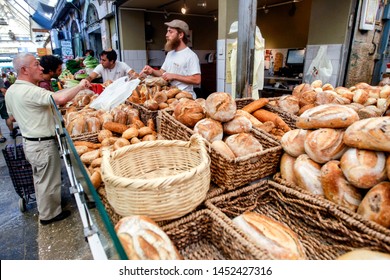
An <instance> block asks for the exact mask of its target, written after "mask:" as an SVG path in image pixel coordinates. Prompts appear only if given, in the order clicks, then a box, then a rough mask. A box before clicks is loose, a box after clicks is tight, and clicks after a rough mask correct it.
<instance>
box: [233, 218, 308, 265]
mask: <svg viewBox="0 0 390 280" xmlns="http://www.w3.org/2000/svg"><path fill="white" fill-rule="evenodd" d="M233 223H234V224H235V225H236V226H237V227H238V228H239V229H241V230H242V231H243V232H244V234H245V235H246V236H247V237H248V238H249V239H250V240H251V241H252V242H254V243H255V244H256V245H257V246H258V247H259V248H261V249H264V250H267V251H268V252H269V254H270V255H271V256H272V257H273V258H275V259H278V260H303V259H306V255H305V252H304V248H303V246H302V244H301V242H300V241H299V239H298V236H297V235H296V233H295V232H293V231H292V230H291V228H289V227H288V226H287V225H285V224H282V223H280V222H277V221H275V220H273V219H271V218H269V217H267V216H265V215H262V214H258V213H256V212H245V213H243V214H241V215H239V216H237V217H235V218H234V219H233Z"/></svg>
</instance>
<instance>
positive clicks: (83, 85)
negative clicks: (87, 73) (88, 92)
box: [79, 79, 91, 89]
mask: <svg viewBox="0 0 390 280" xmlns="http://www.w3.org/2000/svg"><path fill="white" fill-rule="evenodd" d="M79 86H80V87H81V88H82V89H88V88H90V87H91V83H90V82H89V81H88V80H86V79H83V80H81V82H80V83H79Z"/></svg>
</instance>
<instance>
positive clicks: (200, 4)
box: [197, 0, 207, 8]
mask: <svg viewBox="0 0 390 280" xmlns="http://www.w3.org/2000/svg"><path fill="white" fill-rule="evenodd" d="M197 6H198V7H202V8H206V7H207V2H206V1H205V0H198V3H197Z"/></svg>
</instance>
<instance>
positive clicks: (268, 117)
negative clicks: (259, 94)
mask: <svg viewBox="0 0 390 280" xmlns="http://www.w3.org/2000/svg"><path fill="white" fill-rule="evenodd" d="M253 115H254V116H255V117H256V119H258V120H259V121H261V122H263V123H264V122H266V121H271V122H273V123H274V124H275V126H276V127H278V128H280V129H281V130H283V131H284V132H287V131H290V130H291V128H290V127H289V126H288V125H287V124H286V123H285V122H284V120H283V119H282V118H281V117H279V116H278V115H277V114H275V113H272V112H270V111H267V110H264V109H259V110H256V111H255V112H253Z"/></svg>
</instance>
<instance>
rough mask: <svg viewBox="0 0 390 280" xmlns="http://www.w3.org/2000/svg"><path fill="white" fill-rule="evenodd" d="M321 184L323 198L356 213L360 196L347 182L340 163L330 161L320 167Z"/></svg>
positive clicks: (360, 199)
mask: <svg viewBox="0 0 390 280" xmlns="http://www.w3.org/2000/svg"><path fill="white" fill-rule="evenodd" d="M320 180H321V184H322V188H323V190H324V195H325V198H327V199H329V200H330V201H333V202H334V203H336V204H338V205H341V206H344V207H346V208H348V209H350V210H351V211H354V212H356V209H357V208H358V206H359V204H360V202H361V201H362V195H361V193H360V191H359V190H358V189H357V188H355V187H354V186H353V185H352V184H350V183H349V182H348V180H347V179H346V178H345V176H344V174H343V171H342V170H341V168H340V161H338V160H331V161H329V162H327V163H325V164H324V165H323V166H322V167H321V177H320Z"/></svg>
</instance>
